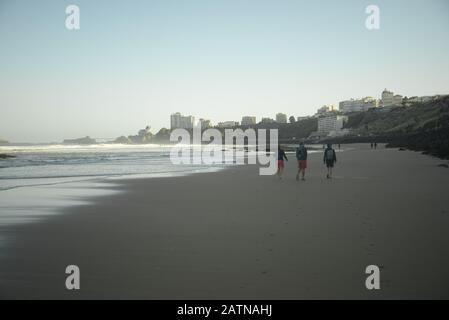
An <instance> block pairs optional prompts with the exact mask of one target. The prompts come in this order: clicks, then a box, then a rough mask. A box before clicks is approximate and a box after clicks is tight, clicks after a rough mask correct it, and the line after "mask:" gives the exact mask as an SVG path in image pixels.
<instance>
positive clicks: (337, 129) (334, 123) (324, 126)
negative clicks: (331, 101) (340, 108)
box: [318, 114, 348, 136]
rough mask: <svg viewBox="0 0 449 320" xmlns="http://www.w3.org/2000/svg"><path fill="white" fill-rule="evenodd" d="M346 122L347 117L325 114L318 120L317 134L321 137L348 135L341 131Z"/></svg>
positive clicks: (346, 131) (345, 131)
mask: <svg viewBox="0 0 449 320" xmlns="http://www.w3.org/2000/svg"><path fill="white" fill-rule="evenodd" d="M347 121H348V117H347V116H342V115H337V114H327V115H325V116H322V117H319V118H318V134H319V135H321V136H340V135H345V134H347V133H348V130H347V129H343V127H344V125H345V123H346V122H347Z"/></svg>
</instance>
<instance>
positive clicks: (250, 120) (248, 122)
mask: <svg viewBox="0 0 449 320" xmlns="http://www.w3.org/2000/svg"><path fill="white" fill-rule="evenodd" d="M255 124H256V117H250V116H246V117H242V126H252V125H255Z"/></svg>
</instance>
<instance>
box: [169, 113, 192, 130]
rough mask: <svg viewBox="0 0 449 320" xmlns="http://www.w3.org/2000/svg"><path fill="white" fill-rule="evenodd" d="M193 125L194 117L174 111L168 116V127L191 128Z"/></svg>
mask: <svg viewBox="0 0 449 320" xmlns="http://www.w3.org/2000/svg"><path fill="white" fill-rule="evenodd" d="M194 125H195V117H192V116H183V115H182V114H180V113H179V112H176V113H174V114H172V115H171V116H170V128H171V129H172V130H173V129H192V128H193V126H194Z"/></svg>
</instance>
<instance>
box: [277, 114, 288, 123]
mask: <svg viewBox="0 0 449 320" xmlns="http://www.w3.org/2000/svg"><path fill="white" fill-rule="evenodd" d="M276 122H277V123H287V115H286V114H285V113H278V114H277V115H276Z"/></svg>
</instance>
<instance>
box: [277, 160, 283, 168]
mask: <svg viewBox="0 0 449 320" xmlns="http://www.w3.org/2000/svg"><path fill="white" fill-rule="evenodd" d="M278 169H284V160H278Z"/></svg>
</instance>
